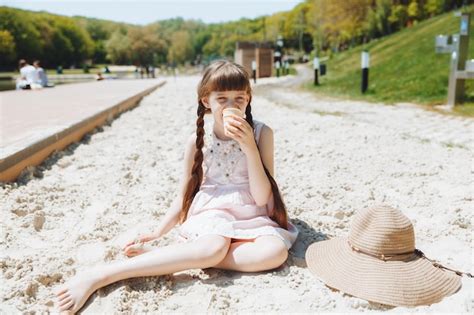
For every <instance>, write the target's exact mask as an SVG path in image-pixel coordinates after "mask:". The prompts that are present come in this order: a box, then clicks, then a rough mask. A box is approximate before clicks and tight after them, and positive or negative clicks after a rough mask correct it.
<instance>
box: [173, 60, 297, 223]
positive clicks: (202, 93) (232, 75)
mask: <svg viewBox="0 0 474 315" xmlns="http://www.w3.org/2000/svg"><path fill="white" fill-rule="evenodd" d="M243 90H245V91H246V92H247V93H248V94H249V96H250V101H249V104H248V105H247V108H246V110H245V116H246V117H245V120H246V121H247V122H248V123H249V125H250V126H252V129H254V124H253V118H252V107H251V105H250V103H251V101H252V94H251V92H252V91H251V87H250V81H249V75H248V73H247V71H246V70H245V69H244V68H243V67H242V66H240V65H238V64H236V63H234V62H230V61H226V60H220V61H216V62H213V63H211V64H210V65H209V66H208V67H207V68H206V70H205V71H204V74H203V77H202V79H201V82H199V84H198V91H197V92H198V107H197V120H196V154H195V155H194V163H193V167H192V169H191V178H190V179H189V182H188V186H187V188H186V193H185V194H184V198H183V204H182V207H181V212H180V214H179V222H180V223H183V222H184V221H185V220H186V218H187V215H188V211H189V208H190V207H191V204H192V202H193V199H194V196H195V195H196V194H197V193H198V192H199V189H200V187H201V183H202V179H203V168H202V162H203V153H202V147H203V146H204V115H205V114H206V113H208V112H209V113H210V109H207V108H206V107H204V104H203V103H202V101H201V100H202V99H203V98H204V97H207V96H209V94H210V93H211V92H212V91H243ZM260 160H261V157H260ZM262 165H263V169H264V170H265V174H266V175H267V177H268V180H269V181H270V185H271V189H272V193H273V200H274V209H273V211H271V213H270V218H271V219H272V220H273V221H275V222H277V223H278V225H280V226H281V227H282V228H284V229H288V215H287V211H286V206H285V203H284V202H283V198H282V196H281V194H280V191H279V189H278V185H277V183H276V182H275V180H274V179H273V177H272V176H271V175H270V172H269V171H268V170H267V168H266V167H265V165H264V164H263V161H262Z"/></svg>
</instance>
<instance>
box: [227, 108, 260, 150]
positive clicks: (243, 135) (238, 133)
mask: <svg viewBox="0 0 474 315" xmlns="http://www.w3.org/2000/svg"><path fill="white" fill-rule="evenodd" d="M231 117H232V119H231V120H229V125H228V126H227V134H228V135H229V137H231V138H232V139H234V140H235V141H237V142H238V143H239V145H240V148H241V149H242V151H243V152H244V153H245V154H246V155H248V154H249V153H251V152H253V151H254V150H258V148H257V144H256V143H255V138H254V135H253V129H252V127H251V126H250V125H249V123H248V122H247V121H246V120H245V119H243V118H242V117H239V116H237V115H231Z"/></svg>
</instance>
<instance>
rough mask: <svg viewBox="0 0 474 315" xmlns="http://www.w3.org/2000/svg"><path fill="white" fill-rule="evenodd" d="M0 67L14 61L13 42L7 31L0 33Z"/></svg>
mask: <svg viewBox="0 0 474 315" xmlns="http://www.w3.org/2000/svg"><path fill="white" fill-rule="evenodd" d="M0 56H1V57H0V58H1V59H0V65H2V66H6V65H8V63H9V62H11V61H13V60H15V58H16V53H15V41H14V39H13V36H12V34H10V32H9V31H6V30H3V31H0Z"/></svg>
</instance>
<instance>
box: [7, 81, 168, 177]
mask: <svg viewBox="0 0 474 315" xmlns="http://www.w3.org/2000/svg"><path fill="white" fill-rule="evenodd" d="M163 83H164V81H163V80H158V79H156V80H106V81H100V82H84V83H77V84H68V85H60V86H57V87H55V88H52V89H42V90H32V91H6V92H2V93H0V119H1V120H0V122H1V125H0V140H1V141H0V181H11V180H14V179H15V178H16V177H17V176H18V175H19V173H20V172H21V170H23V169H24V168H25V167H27V166H29V165H38V164H39V163H41V161H43V160H44V159H45V158H46V157H47V156H49V154H50V153H51V152H53V151H54V150H60V149H62V148H64V147H65V146H67V145H69V144H70V143H72V142H74V141H77V140H79V139H80V138H82V136H83V135H84V134H85V133H87V132H89V131H90V130H92V129H94V128H95V127H97V126H99V125H101V124H103V123H104V122H106V121H107V120H110V119H112V118H113V117H114V116H116V115H117V114H118V113H120V112H122V111H124V110H127V109H129V108H131V107H133V106H136V105H137V104H138V102H139V101H140V99H141V98H142V97H143V96H145V95H147V94H149V93H150V92H152V91H153V90H155V89H156V88H157V87H158V86H160V85H161V84H163Z"/></svg>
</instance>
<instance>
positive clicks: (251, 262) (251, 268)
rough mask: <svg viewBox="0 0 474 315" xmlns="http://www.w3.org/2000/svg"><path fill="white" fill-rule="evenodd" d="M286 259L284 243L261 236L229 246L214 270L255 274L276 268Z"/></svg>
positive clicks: (275, 238)
mask: <svg viewBox="0 0 474 315" xmlns="http://www.w3.org/2000/svg"><path fill="white" fill-rule="evenodd" d="M287 258H288V249H287V248H286V246H285V243H283V241H282V240H281V239H280V238H278V237H277V236H273V235H263V236H259V237H257V238H256V239H255V240H254V241H243V242H235V243H232V244H230V248H229V251H228V252H227V255H226V256H225V257H224V259H223V260H221V261H220V262H219V263H218V264H216V265H214V266H213V267H214V268H220V269H229V270H236V271H244V272H257V271H264V270H270V269H274V268H277V267H279V266H281V265H282V264H283V263H284V262H285V261H286V259H287Z"/></svg>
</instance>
